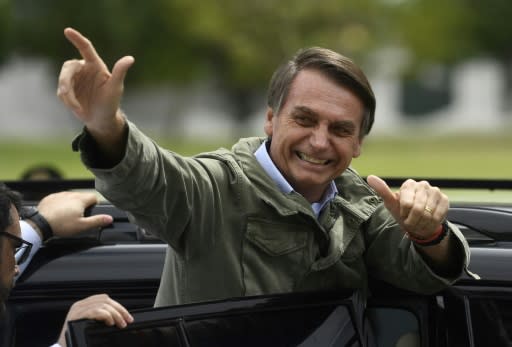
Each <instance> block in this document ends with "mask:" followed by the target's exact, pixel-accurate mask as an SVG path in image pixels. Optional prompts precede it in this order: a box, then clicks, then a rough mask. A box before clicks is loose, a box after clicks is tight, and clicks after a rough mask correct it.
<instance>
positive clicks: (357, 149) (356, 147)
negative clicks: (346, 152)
mask: <svg viewBox="0 0 512 347" xmlns="http://www.w3.org/2000/svg"><path fill="white" fill-rule="evenodd" d="M363 139H364V138H363V137H359V138H358V139H357V141H356V142H355V143H354V148H353V151H352V158H357V157H359V156H360V155H361V152H362V150H363Z"/></svg>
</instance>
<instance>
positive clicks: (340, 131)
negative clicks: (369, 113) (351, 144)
mask: <svg viewBox="0 0 512 347" xmlns="http://www.w3.org/2000/svg"><path fill="white" fill-rule="evenodd" d="M332 133H333V134H334V135H336V136H340V137H346V136H350V135H352V133H353V132H352V131H351V130H350V129H347V128H334V129H332Z"/></svg>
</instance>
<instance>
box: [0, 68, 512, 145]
mask: <svg viewBox="0 0 512 347" xmlns="http://www.w3.org/2000/svg"><path fill="white" fill-rule="evenodd" d="M452 73H453V75H452V76H453V78H452V80H451V81H452V91H451V95H452V98H451V103H450V104H448V105H447V106H446V107H444V108H441V109H438V110H436V111H433V112H430V113H428V114H424V115H422V117H415V118H412V117H406V115H404V114H403V112H402V111H401V97H402V88H401V83H400V81H399V80H398V79H396V78H394V77H393V74H391V73H389V71H382V72H380V73H379V72H377V73H374V74H373V75H372V76H369V78H370V80H371V83H372V86H373V88H374V91H375V94H376V97H377V114H376V121H375V125H374V128H373V130H372V134H386V135H395V134H396V135H403V134H404V133H409V134H410V133H411V129H417V128H420V127H421V129H425V127H427V128H431V129H432V131H435V132H436V133H440V132H449V133H458V132H468V131H471V132H475V131H486V132H493V131H499V130H502V129H503V128H507V127H509V128H510V127H511V126H512V114H511V111H510V110H504V108H503V107H502V105H503V104H504V103H503V100H502V98H503V95H504V84H505V81H504V79H503V77H502V74H501V73H500V70H499V67H498V65H497V64H496V63H494V62H492V61H486V60H479V61H473V62H468V63H466V64H463V65H460V66H459V67H457V69H456V70H454V71H453V72H452ZM56 87H57V75H56V73H55V72H53V71H51V70H50V69H49V67H48V65H47V64H46V63H45V62H44V61H40V60H33V59H17V60H12V61H11V62H9V63H8V64H5V65H3V66H2V67H1V69H0V105H1V108H0V136H1V137H3V138H5V137H42V138H45V137H55V136H73V135H74V134H75V133H77V132H78V131H79V130H80V128H81V125H80V124H79V122H78V121H77V120H75V118H74V116H73V115H72V114H70V113H69V112H68V111H67V109H66V108H65V107H64V106H63V105H62V104H61V103H60V101H59V100H58V99H57V97H56ZM125 91H126V94H125V98H124V100H123V108H124V110H125V111H126V113H127V114H128V116H129V118H130V119H132V120H133V121H134V122H135V123H136V124H137V125H138V126H139V127H140V128H142V129H143V130H145V131H147V132H148V133H149V134H154V135H157V136H160V135H164V134H168V135H173V134H174V135H177V136H178V135H179V136H183V135H185V136H187V137H198V138H212V139H213V138H216V137H217V138H221V137H224V136H226V135H233V133H234V132H236V131H237V129H240V128H242V127H241V126H240V125H235V124H233V122H232V121H231V119H232V118H231V116H230V115H231V112H230V105H229V100H226V99H225V98H224V96H223V94H222V93H221V91H219V90H217V89H216V88H213V87H210V86H209V84H208V83H202V84H196V85H195V86H193V87H190V88H187V89H177V88H174V87H172V86H169V87H166V88H159V89H153V90H151V89H144V90H135V89H134V88H132V87H130V86H129V85H128V86H126V89H125ZM264 114H265V97H264V93H263V92H262V97H261V108H260V109H256V110H254V113H253V115H252V116H251V117H250V118H249V120H248V123H247V124H245V125H243V127H245V128H249V130H247V131H248V132H250V133H251V134H254V135H263V117H264ZM404 130H408V131H404ZM421 133H424V131H422V132H421Z"/></svg>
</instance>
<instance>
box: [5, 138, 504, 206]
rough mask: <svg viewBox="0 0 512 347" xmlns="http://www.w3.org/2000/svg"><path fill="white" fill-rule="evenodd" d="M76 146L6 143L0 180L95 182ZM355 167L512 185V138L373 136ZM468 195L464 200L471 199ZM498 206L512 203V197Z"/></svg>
mask: <svg viewBox="0 0 512 347" xmlns="http://www.w3.org/2000/svg"><path fill="white" fill-rule="evenodd" d="M70 142H71V138H66V139H55V140H52V141H41V142H37V141H35V142H27V141H20V140H10V141H4V142H3V141H2V140H0V162H1V163H2V165H1V166H0V179H2V180H13V179H17V178H19V177H20V176H21V174H22V172H23V171H24V170H25V169H26V168H28V167H30V166H33V165H36V164H42V163H47V164H51V165H53V166H55V167H56V168H57V169H59V170H60V171H61V172H62V173H63V174H64V177H66V178H92V175H91V174H90V172H88V171H87V170H86V169H84V167H83V166H82V164H81V162H80V160H79V155H78V153H75V152H73V151H72V150H71V144H70ZM159 143H160V145H162V146H163V147H166V148H169V149H172V150H173V151H175V152H177V153H181V154H184V155H192V154H195V153H198V152H201V151H205V150H211V149H215V148H218V147H219V146H224V147H230V146H231V143H232V141H231V140H225V141H217V142H205V141H197V140H196V141H194V140H192V139H185V140H175V141H172V140H169V139H167V140H166V139H163V140H159ZM352 165H353V167H354V168H355V169H356V170H357V171H358V172H359V173H360V174H361V175H363V176H366V175H369V174H375V175H379V176H386V177H436V178H482V179H492V178H498V179H512V136H509V135H507V134H506V133H503V134H501V135H499V134H497V135H488V136H485V135H459V136H450V137H448V136H446V137H435V138H433V137H431V138H426V137H419V138H383V137H380V138H379V137H372V136H370V137H368V138H367V139H366V140H365V144H364V146H363V153H362V155H361V157H360V158H357V159H355V160H354V161H353V162H352ZM467 195H468V193H466V194H465V195H464V194H463V196H464V197H465V198H467ZM471 196H474V194H469V197H471ZM496 196H497V195H494V197H493V198H491V199H496ZM498 200H500V201H512V198H511V194H510V192H506V194H505V195H504V197H499V198H498Z"/></svg>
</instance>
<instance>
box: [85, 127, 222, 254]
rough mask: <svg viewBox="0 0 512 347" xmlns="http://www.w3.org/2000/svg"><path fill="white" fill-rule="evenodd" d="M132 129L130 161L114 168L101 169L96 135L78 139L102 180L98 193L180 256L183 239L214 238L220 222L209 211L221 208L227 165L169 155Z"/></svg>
mask: <svg viewBox="0 0 512 347" xmlns="http://www.w3.org/2000/svg"><path fill="white" fill-rule="evenodd" d="M127 124H128V140H127V147H126V151H125V154H124V157H123V159H122V160H121V161H120V162H119V163H118V164H117V165H115V166H114V167H112V168H107V169H104V168H98V167H95V164H96V163H95V159H96V158H95V150H94V145H93V144H92V141H93V139H92V138H91V136H90V135H88V134H87V133H82V134H81V135H80V136H79V140H75V142H78V143H76V144H75V146H76V147H77V149H78V150H80V152H81V159H82V161H83V163H84V164H85V166H86V167H87V168H88V169H89V170H91V171H92V173H93V174H94V175H95V177H96V182H95V184H96V189H97V190H98V191H99V192H100V193H101V194H102V195H103V196H104V197H105V198H106V199H107V200H108V201H110V202H111V203H113V204H114V205H116V206H117V207H118V208H121V209H123V210H125V211H128V212H129V213H130V214H131V216H133V217H134V219H135V222H136V223H137V224H138V225H139V226H141V227H142V228H145V229H146V230H147V231H149V232H151V233H153V234H155V235H157V236H158V237H160V238H162V239H163V240H164V241H166V242H167V243H169V244H170V245H171V246H172V247H173V248H174V249H175V250H177V251H179V249H180V247H183V239H182V236H183V234H184V233H185V232H186V231H187V230H195V231H197V232H198V233H204V235H203V236H204V237H210V238H211V236H208V235H207V233H206V231H207V230H208V225H207V224H208V223H210V224H214V223H215V221H213V222H212V221H211V220H209V219H208V215H207V213H205V212H204V211H214V210H216V209H218V208H221V207H220V204H221V203H222V202H221V201H220V200H221V199H220V195H219V194H218V189H220V188H219V187H218V185H217V182H218V181H219V180H221V178H219V179H218V177H220V176H223V175H226V174H227V173H226V172H225V171H224V170H223V168H222V167H221V166H219V167H215V166H208V165H206V164H205V162H204V160H199V159H197V158H193V157H192V158H191V157H184V156H181V155H178V154H176V153H173V152H171V151H168V150H165V149H163V148H161V147H159V146H158V145H157V144H156V143H155V142H154V141H153V140H151V139H150V138H149V137H147V136H146V135H144V134H143V133H142V132H141V131H140V130H139V129H138V128H137V127H136V126H135V125H134V124H133V123H131V122H129V121H127ZM198 224H201V225H198ZM196 236H197V237H199V238H200V237H201V235H196Z"/></svg>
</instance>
